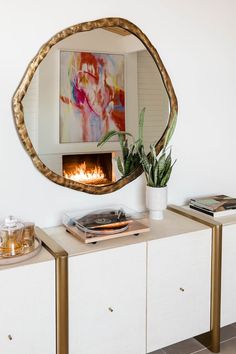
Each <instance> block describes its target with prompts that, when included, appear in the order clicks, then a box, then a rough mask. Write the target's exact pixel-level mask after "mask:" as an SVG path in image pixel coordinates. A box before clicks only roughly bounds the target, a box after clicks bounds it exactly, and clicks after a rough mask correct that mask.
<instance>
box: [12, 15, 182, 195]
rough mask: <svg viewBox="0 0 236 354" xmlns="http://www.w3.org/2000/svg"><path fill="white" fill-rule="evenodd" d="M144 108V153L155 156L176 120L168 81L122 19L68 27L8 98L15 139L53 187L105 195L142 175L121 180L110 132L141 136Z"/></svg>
mask: <svg viewBox="0 0 236 354" xmlns="http://www.w3.org/2000/svg"><path fill="white" fill-rule="evenodd" d="M144 107H145V108H146V111H145V121H144V132H143V136H144V146H147V147H148V146H149V145H150V143H153V142H157V143H156V150H157V151H160V150H161V148H162V146H163V142H164V139H165V135H166V132H167V130H168V128H169V127H170V125H171V123H172V121H173V119H174V116H175V113H177V99H176V96H175V93H174V89H173V87H172V84H171V80H170V78H169V76H168V74H167V72H166V69H165V67H164V65H163V63H162V61H161V59H160V56H159V55H158V53H157V51H156V49H155V48H154V47H153V45H152V44H151V43H150V41H149V40H148V38H147V37H146V36H145V34H144V33H143V32H142V31H141V30H140V29H139V28H138V27H137V26H135V25H134V24H133V23H131V22H129V21H127V20H125V19H121V18H105V19H100V20H96V21H92V22H86V23H82V24H78V25H75V26H71V27H69V28H67V29H65V30H63V31H61V32H59V33H57V34H56V35H55V36H54V37H52V38H51V39H50V40H49V41H48V42H47V43H45V44H44V45H43V46H42V47H41V49H40V50H39V52H38V53H37V55H36V56H35V57H34V58H33V60H32V61H31V62H30V64H29V66H28V68H27V70H26V73H25V75H24V77H23V79H22V81H21V83H20V85H19V87H18V88H17V91H16V93H15V94H14V97H13V114H14V118H15V123H16V127H17V130H18V134H19V137H20V139H21V141H22V143H23V145H24V147H25V149H26V151H27V152H28V154H29V155H30V157H31V159H32V161H33V163H34V165H35V166H36V167H37V169H38V170H39V171H40V172H42V173H43V174H44V176H46V177H47V178H49V179H50V180H51V181H53V182H55V183H57V184H60V185H62V186H65V187H68V188H72V189H75V190H79V191H83V192H87V193H92V194H105V193H110V192H113V191H116V190H118V189H119V188H121V187H123V186H124V185H126V184H127V183H129V182H131V181H133V180H134V179H135V178H137V177H138V176H139V175H140V174H141V173H142V168H141V166H140V165H138V166H137V165H136V166H135V168H133V170H131V171H129V173H128V174H126V175H122V173H121V172H120V171H119V169H118V168H117V159H118V158H119V157H120V155H121V149H120V144H119V141H117V140H116V137H114V138H113V139H111V141H109V142H107V143H106V144H104V145H103V146H102V147H98V146H97V145H98V142H99V141H100V139H101V138H102V136H104V134H106V133H107V132H109V131H111V130H116V131H127V132H129V133H131V134H132V135H133V136H134V137H136V136H137V134H138V128H139V127H138V116H139V112H140V111H141V110H142V109H143V108H144Z"/></svg>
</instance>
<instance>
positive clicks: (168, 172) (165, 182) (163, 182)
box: [160, 166, 172, 187]
mask: <svg viewBox="0 0 236 354" xmlns="http://www.w3.org/2000/svg"><path fill="white" fill-rule="evenodd" d="M171 171H172V166H170V168H169V170H168V171H167V173H166V174H165V175H164V177H163V178H162V180H161V183H160V187H166V185H167V183H168V181H169V179H170V175H171Z"/></svg>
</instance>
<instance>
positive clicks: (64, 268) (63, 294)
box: [36, 227, 69, 354]
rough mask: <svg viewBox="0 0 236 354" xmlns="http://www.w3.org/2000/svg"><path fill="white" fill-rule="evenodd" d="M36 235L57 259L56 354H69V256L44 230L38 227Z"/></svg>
mask: <svg viewBox="0 0 236 354" xmlns="http://www.w3.org/2000/svg"><path fill="white" fill-rule="evenodd" d="M36 234H37V236H38V237H39V238H40V239H41V241H42V243H43V246H44V247H45V248H46V249H47V250H48V252H50V253H51V254H52V255H53V257H54V258H55V268H56V269H55V273H56V353H57V354H68V353H69V332H68V331H69V328H68V254H67V252H66V251H65V250H64V249H63V248H62V247H61V246H59V245H58V244H57V243H56V242H55V241H54V240H53V239H51V238H50V237H49V236H48V235H47V234H46V233H45V232H44V231H43V230H42V229H40V228H38V227H36Z"/></svg>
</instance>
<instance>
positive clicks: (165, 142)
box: [164, 111, 177, 149]
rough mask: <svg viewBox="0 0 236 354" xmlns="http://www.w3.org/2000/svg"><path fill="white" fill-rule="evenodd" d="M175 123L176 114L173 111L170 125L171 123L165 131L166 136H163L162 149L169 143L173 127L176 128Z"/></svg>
mask: <svg viewBox="0 0 236 354" xmlns="http://www.w3.org/2000/svg"><path fill="white" fill-rule="evenodd" d="M176 122H177V112H176V111H174V113H173V120H172V123H171V125H170V127H169V129H168V130H167V133H166V136H165V141H164V149H165V148H166V147H167V145H168V144H169V142H170V139H171V138H172V135H173V134H174V131H175V127H176Z"/></svg>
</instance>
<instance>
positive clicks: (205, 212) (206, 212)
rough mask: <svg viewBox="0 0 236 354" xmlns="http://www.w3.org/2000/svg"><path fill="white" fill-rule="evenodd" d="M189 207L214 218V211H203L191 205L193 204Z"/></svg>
mask: <svg viewBox="0 0 236 354" xmlns="http://www.w3.org/2000/svg"><path fill="white" fill-rule="evenodd" d="M189 207H190V208H192V209H194V210H197V211H201V212H202V213H204V214H207V215H210V216H214V213H213V212H212V211H210V210H206V209H203V208H200V207H197V206H195V205H191V204H189Z"/></svg>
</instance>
